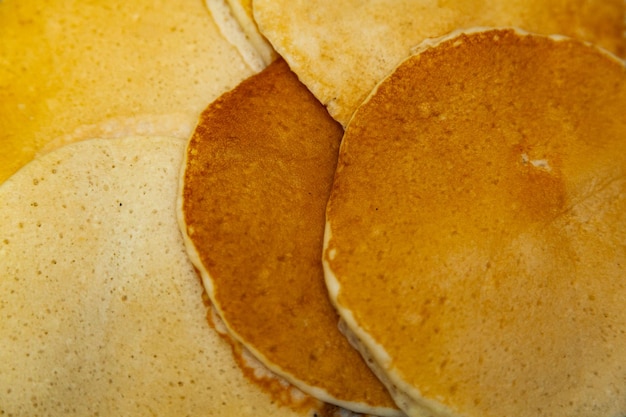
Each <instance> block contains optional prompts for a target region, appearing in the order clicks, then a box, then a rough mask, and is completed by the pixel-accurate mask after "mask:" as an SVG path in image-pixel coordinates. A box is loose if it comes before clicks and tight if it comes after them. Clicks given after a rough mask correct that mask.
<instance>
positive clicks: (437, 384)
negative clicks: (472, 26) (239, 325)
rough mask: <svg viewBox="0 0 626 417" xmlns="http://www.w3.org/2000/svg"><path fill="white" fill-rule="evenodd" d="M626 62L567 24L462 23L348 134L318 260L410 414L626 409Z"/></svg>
mask: <svg viewBox="0 0 626 417" xmlns="http://www.w3.org/2000/svg"><path fill="white" fill-rule="evenodd" d="M625 109H626V68H625V66H624V63H623V61H621V60H619V59H617V58H615V57H614V56H611V55H610V54H608V53H606V52H605V51H602V50H599V49H596V48H594V47H591V46H589V45H585V44H583V43H580V42H578V41H575V40H571V39H568V38H564V37H543V36H538V35H529V34H524V33H521V32H519V31H514V30H492V31H476V32H472V33H467V34H461V35H458V34H457V36H450V37H447V38H445V39H444V40H441V41H440V42H439V43H437V44H435V45H433V46H431V47H427V48H425V49H424V50H422V51H421V53H418V54H416V55H414V56H412V57H410V58H409V59H408V60H406V61H405V62H404V63H402V64H401V65H400V66H399V67H398V68H397V69H396V70H395V71H394V72H393V73H392V75H390V76H389V77H388V78H387V79H386V80H384V81H383V82H382V83H381V84H379V85H378V86H377V88H376V89H375V90H374V92H373V93H372V95H371V96H370V97H369V98H368V100H367V101H366V102H365V103H364V104H363V105H362V106H361V107H360V108H359V109H358V110H357V112H356V113H355V116H354V117H353V119H352V120H351V122H350V124H349V125H348V127H347V129H346V133H345V136H344V139H343V142H342V146H341V149H340V156H339V162H338V168H337V174H336V176H335V181H334V184H333V189H332V192H331V197H330V200H329V204H328V209H327V232H326V235H325V251H324V265H325V273H326V279H327V284H328V288H329V292H330V295H331V299H332V300H333V302H334V304H335V305H336V307H337V308H338V310H339V313H340V315H341V317H342V319H343V320H344V321H345V326H346V328H347V333H348V334H349V335H350V337H351V338H352V340H353V342H354V344H355V345H358V346H359V349H360V350H361V351H362V352H363V354H364V355H365V356H367V357H369V358H370V359H371V360H372V361H373V363H374V367H375V369H376V370H377V372H379V373H380V376H381V378H383V379H384V380H385V381H386V384H387V385H388V387H390V389H391V390H392V391H393V394H394V395H395V397H396V400H397V401H398V404H399V405H400V406H401V407H402V408H403V409H404V410H405V411H406V412H407V414H409V415H412V416H425V415H436V416H460V415H462V416H467V417H471V416H480V417H501V416H519V417H523V416H528V417H530V416H533V417H535V416H569V417H574V416H579V417H589V416H621V415H624V414H625V413H626V309H624V305H626V279H625V277H626V118H625V117H624V115H625V113H624V110H625Z"/></svg>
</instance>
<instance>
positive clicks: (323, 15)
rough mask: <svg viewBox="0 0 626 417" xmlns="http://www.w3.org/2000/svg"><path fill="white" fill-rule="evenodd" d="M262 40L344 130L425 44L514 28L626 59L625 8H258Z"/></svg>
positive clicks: (267, 1)
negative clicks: (478, 29)
mask: <svg viewBox="0 0 626 417" xmlns="http://www.w3.org/2000/svg"><path fill="white" fill-rule="evenodd" d="M253 12H254V16H255V19H256V21H257V23H258V25H259V28H260V30H261V33H262V34H263V35H264V36H265V37H267V39H268V40H269V41H270V42H271V43H272V45H273V46H274V48H275V49H276V51H277V52H278V53H279V54H280V55H281V56H283V57H284V58H285V59H286V60H287V62H288V63H289V65H290V67H291V69H292V70H293V71H294V72H295V73H296V74H298V77H299V78H300V80H301V81H302V82H303V83H304V84H305V85H306V86H307V87H308V88H309V89H310V90H311V91H312V92H313V94H315V96H316V97H317V98H318V99H319V100H320V101H321V102H322V103H323V104H324V105H326V106H328V110H329V112H330V114H331V115H332V116H333V117H334V118H335V119H337V120H338V121H339V122H341V123H342V124H343V125H344V126H345V125H346V123H347V122H348V121H349V119H350V117H351V116H352V114H353V112H354V110H355V109H356V108H357V107H358V106H359V105H360V104H361V102H362V101H363V100H364V99H365V98H366V97H367V95H368V94H369V92H370V91H371V89H372V88H373V87H374V86H375V85H376V83H377V82H378V81H379V80H380V79H382V78H383V77H385V76H386V75H387V74H388V73H389V72H390V71H391V70H393V68H395V66H396V65H397V64H398V63H399V62H400V61H401V60H403V59H405V58H406V57H407V56H408V55H409V53H410V49H411V48H412V47H413V46H415V45H416V44H419V43H420V42H422V41H423V40H424V39H426V38H432V37H439V36H443V35H445V34H447V33H449V32H451V31H453V30H456V29H458V28H468V27H475V26H516V27H520V28H522V29H525V30H528V31H531V32H538V33H543V34H555V33H556V34H564V35H569V36H573V37H579V38H581V39H584V40H586V41H590V42H594V43H597V44H599V45H602V46H603V47H605V48H607V49H609V50H611V51H613V52H615V53H617V54H619V55H620V56H622V57H626V37H625V35H624V33H625V31H626V5H625V4H624V1H623V0H591V1H588V0H568V1H563V0H529V1H500V0H485V1H469V0H447V1H430V0H393V1H385V0H380V1H379V0H374V1H372V0H368V1H362V0H343V1H336V0H321V1H309V0H284V1H277V0H254V2H253Z"/></svg>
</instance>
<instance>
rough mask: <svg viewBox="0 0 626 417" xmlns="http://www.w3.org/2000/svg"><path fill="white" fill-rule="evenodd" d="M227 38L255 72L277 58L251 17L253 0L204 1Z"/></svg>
mask: <svg viewBox="0 0 626 417" xmlns="http://www.w3.org/2000/svg"><path fill="white" fill-rule="evenodd" d="M205 1H206V4H207V7H208V8H209V10H210V11H211V14H212V15H213V16H215V17H216V23H217V25H218V26H219V27H220V30H221V31H222V33H223V34H224V36H225V37H226V38H227V39H228V40H229V41H230V42H231V43H232V44H233V45H235V46H236V47H237V48H238V49H239V52H240V53H241V55H242V56H243V58H244V59H245V61H246V62H247V63H248V65H250V67H251V68H253V69H254V70H255V71H261V70H262V69H263V68H265V67H266V66H268V65H269V64H270V63H271V62H272V61H274V60H275V59H276V58H277V54H276V52H275V51H274V48H272V45H270V43H269V42H268V41H267V39H265V38H264V37H263V35H261V33H260V32H259V28H258V27H257V25H256V22H255V21H254V16H253V14H252V0H228V1H227V0H205Z"/></svg>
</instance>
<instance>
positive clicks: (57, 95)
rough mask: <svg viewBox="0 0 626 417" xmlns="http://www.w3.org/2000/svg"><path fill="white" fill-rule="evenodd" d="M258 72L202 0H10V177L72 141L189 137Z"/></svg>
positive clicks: (5, 87)
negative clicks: (213, 104)
mask: <svg viewBox="0 0 626 417" xmlns="http://www.w3.org/2000/svg"><path fill="white" fill-rule="evenodd" d="M252 73H253V70H252V69H251V68H250V67H249V66H247V65H246V63H245V62H244V61H243V59H242V58H241V56H240V54H239V52H238V51H237V49H236V48H235V47H234V46H232V45H231V44H230V42H229V41H228V40H227V39H226V38H225V37H224V36H223V35H222V34H221V33H220V31H219V29H218V27H217V25H216V24H215V23H214V21H213V18H212V16H211V14H210V13H209V11H208V9H207V8H206V6H205V4H204V2H203V1H202V0H185V1H182V2H168V1H156V2H154V1H122V0H112V1H103V2H93V1H91V2H81V1H76V0H70V1H62V2H59V1H55V2H40V1H32V0H21V1H20V0H4V1H2V2H0V182H2V181H3V180H5V179H6V178H7V177H8V176H9V175H11V174H12V173H13V172H15V171H16V170H17V169H18V168H19V167H20V166H22V165H23V164H25V163H26V162H28V161H29V160H30V159H32V158H33V156H34V155H35V154H36V153H37V152H38V151H40V150H41V149H42V148H50V147H54V146H58V145H62V144H64V143H67V142H68V141H73V140H78V139H85V138H88V137H105V136H106V137H115V136H117V137H121V136H128V135H165V136H177V137H181V138H187V137H189V135H190V134H191V132H192V131H193V128H194V126H195V123H196V121H197V117H198V115H199V114H200V112H201V111H202V109H204V107H206V104H207V103H208V102H210V101H212V100H213V99H215V98H216V97H218V96H219V95H220V94H222V93H223V92H225V91H227V90H229V89H231V88H232V87H234V86H236V85H237V84H238V83H239V82H240V81H241V80H242V79H244V78H246V77H248V76H249V75H251V74H252ZM50 142H52V145H51V146H49V143H50Z"/></svg>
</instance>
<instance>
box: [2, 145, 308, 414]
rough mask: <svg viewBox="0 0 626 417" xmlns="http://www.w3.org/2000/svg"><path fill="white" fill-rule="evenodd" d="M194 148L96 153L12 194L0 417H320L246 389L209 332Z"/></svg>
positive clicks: (225, 347)
mask: <svg viewBox="0 0 626 417" xmlns="http://www.w3.org/2000/svg"><path fill="white" fill-rule="evenodd" d="M185 144H186V141H184V140H180V139H172V138H159V137H152V138H147V137H131V138H120V139H110V140H101V139H94V140H86V141H83V142H80V143H75V144H72V145H68V146H66V147H63V148H60V149H57V150H55V151H53V152H50V153H48V154H46V155H44V156H42V157H39V158H37V159H35V160H34V161H32V162H31V163H29V164H27V165H26V166H25V167H23V168H22V169H21V170H20V171H18V172H17V173H16V174H15V175H14V176H12V177H11V178H10V179H8V180H7V181H6V182H5V183H3V184H2V186H0V294H2V302H0V346H2V348H1V349H0V392H1V393H2V394H1V395H0V398H1V400H0V414H1V415H14V416H34V415H49V416H60V415H72V416H93V415H102V416H130V415H132V416H153V415H155V414H158V415H165V416H174V415H177V416H178V415H190V416H219V417H224V416H250V417H252V416H254V417H257V416H260V415H264V416H275V415H276V416H284V417H296V416H300V417H304V416H312V415H313V413H314V412H316V409H315V408H314V407H309V406H312V405H315V403H313V402H311V401H310V400H309V401H308V402H306V401H304V402H303V403H302V404H299V403H297V402H296V403H294V404H293V406H292V407H291V406H287V404H285V405H281V404H283V403H281V401H278V400H277V399H276V398H275V397H274V396H272V395H270V394H269V393H267V392H264V390H263V389H262V388H261V387H260V386H258V385H256V384H255V383H253V382H252V381H251V380H249V379H248V378H247V377H245V376H244V373H243V372H242V371H241V369H240V368H239V366H238V364H237V362H236V361H235V360H234V357H233V355H232V352H231V346H230V345H229V344H228V343H226V342H225V341H224V340H223V339H222V337H221V336H220V335H218V334H217V333H216V332H215V331H214V330H213V329H211V328H210V327H209V325H208V324H207V319H206V314H207V309H206V306H205V305H204V303H203V299H202V285H201V283H200V281H199V279H198V276H197V275H196V273H195V271H194V269H193V266H192V265H191V263H190V262H189V259H188V257H187V254H186V251H185V246H184V243H183V240H182V238H181V235H180V232H179V229H178V224H177V222H176V210H175V204H176V195H177V191H178V181H179V172H180V165H181V162H182V156H183V154H184V148H185ZM305 406H306V407H305ZM317 415H319V412H318V414H317Z"/></svg>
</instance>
